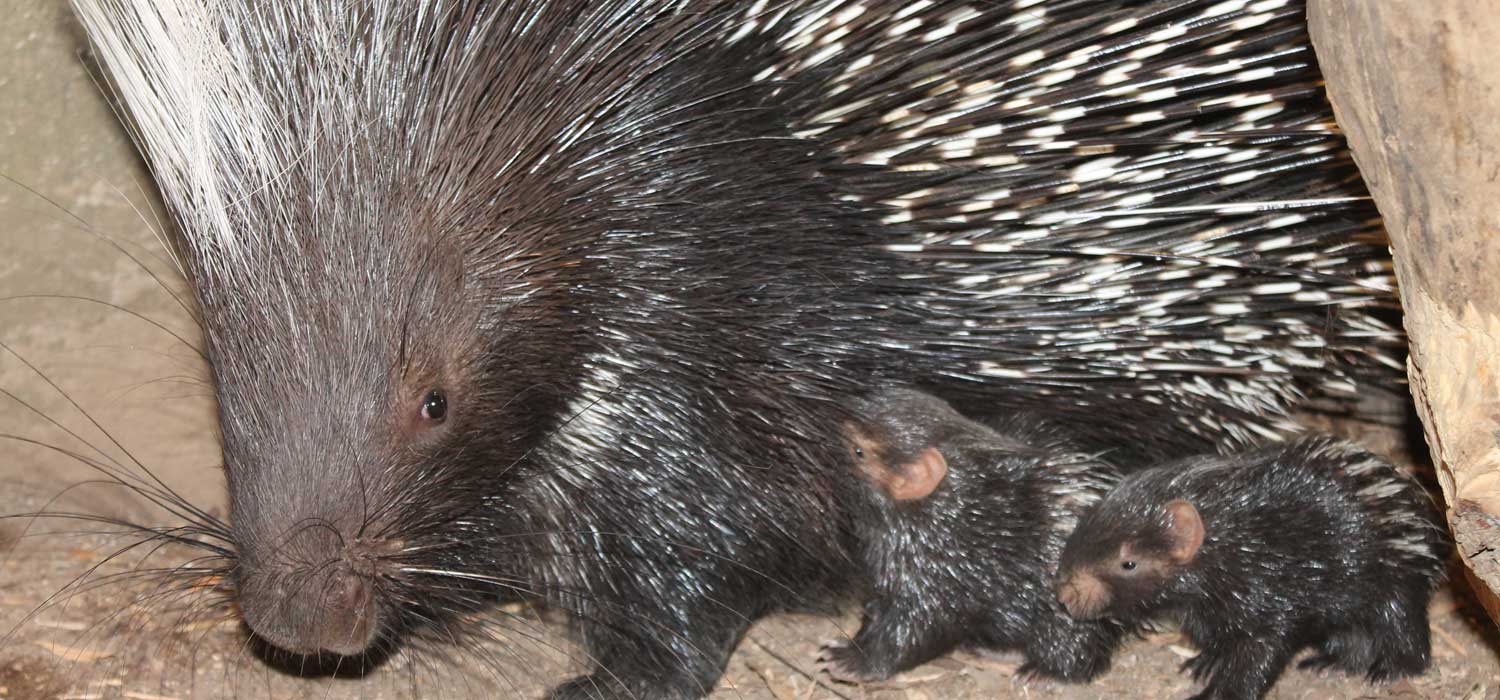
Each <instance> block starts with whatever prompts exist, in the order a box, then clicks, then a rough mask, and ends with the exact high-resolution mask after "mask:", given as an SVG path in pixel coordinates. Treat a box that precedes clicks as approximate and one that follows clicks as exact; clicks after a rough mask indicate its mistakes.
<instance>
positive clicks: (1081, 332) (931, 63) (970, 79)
mask: <svg viewBox="0 0 1500 700" xmlns="http://www.w3.org/2000/svg"><path fill="white" fill-rule="evenodd" d="M709 5H714V3H696V4H695V3H683V4H682V7H683V8H684V10H685V11H686V10H688V9H693V10H696V9H700V8H701V7H706V6H709ZM168 7H169V8H170V5H168ZM622 8H623V6H622ZM421 14H422V13H417V14H416V15H413V16H412V17H408V18H401V17H400V16H399V15H398V14H397V13H396V12H395V11H394V10H390V9H389V8H387V10H386V11H384V12H382V13H380V14H379V15H378V16H376V17H375V21H377V22H395V21H422V20H423V18H422V16H421ZM743 17H745V18H746V19H745V20H744V21H743V22H742V23H741V24H740V25H739V26H738V27H734V26H732V25H720V27H721V29H723V30H724V31H725V32H727V33H729V36H730V38H731V39H734V40H740V41H744V40H747V39H750V38H755V39H763V38H765V37H766V36H770V37H772V38H773V40H774V41H775V42H776V43H777V44H778V45H779V46H780V47H781V51H780V52H777V53H765V52H763V60H764V66H763V68H762V69H761V70H760V71H759V73H758V76H759V77H761V78H762V79H764V80H779V81H786V84H785V85H784V86H783V87H782V88H781V90H782V97H783V98H784V99H785V103H784V105H783V107H784V108H785V109H788V110H790V112H791V113H792V114H794V115H800V117H797V119H796V126H797V127H798V129H800V133H801V134H803V135H805V136H808V137H813V138H818V139H823V140H825V141H827V142H828V143H829V145H831V146H832V147H833V149H834V150H835V151H836V152H837V153H839V154H840V155H841V157H842V159H843V165H842V166H840V167H837V168H831V169H829V171H828V173H827V174H828V175H829V176H830V177H831V178H833V179H835V180H837V187H839V188H840V189H841V191H843V192H845V193H846V194H845V197H846V198H849V199H855V200H859V201H863V202H868V203H877V204H880V205H884V206H887V207H889V208H890V210H889V211H888V213H887V214H886V216H885V221H886V222H887V223H888V224H889V228H888V231H887V235H888V237H889V240H888V241H887V242H884V243H882V244H881V245H883V246H884V247H885V248H886V249H888V250H890V251H894V252H896V253H899V254H901V255H904V256H908V257H910V258H912V259H914V260H916V261H918V262H920V263H921V266H920V270H921V272H919V273H916V274H913V275H911V276H910V278H908V279H905V280H902V281H901V282H900V286H901V287H902V288H903V291H907V292H911V293H913V294H916V295H918V296H919V299H918V300H917V304H918V305H919V306H920V309H921V311H920V312H921V313H923V314H925V315H927V316H928V317H929V318H928V321H927V323H925V324H924V325H923V326H921V330H917V331H915V332H914V331H913V328H914V327H913V326H911V325H909V324H907V325H904V326H903V327H901V328H900V330H899V333H900V334H901V336H902V337H892V338H886V339H884V340H885V341H886V342H890V343H893V344H896V345H898V346H907V347H910V348H911V350H912V352H913V355H914V357H917V358H919V359H920V360H921V361H922V364H924V365H925V366H926V367H927V373H926V374H925V375H924V376H922V377H920V379H921V380H923V383H925V384H927V385H929V386H931V387H932V388H933V389H934V390H936V391H938V393H940V394H942V395H944V396H945V398H949V399H950V400H954V401H956V402H958V403H960V405H962V406H965V407H966V408H969V409H971V410H983V406H984V405H987V404H990V403H991V402H993V401H994V399H995V398H996V396H997V395H1005V396H1007V397H1008V398H1010V399H1011V403H1012V404H1014V403H1015V402H1021V403H1031V404H1034V405H1039V406H1042V407H1043V408H1044V409H1045V410H1048V411H1050V412H1053V413H1067V412H1072V413H1074V414H1075V416H1076V417H1077V419H1078V420H1080V421H1082V422H1084V423H1086V424H1088V425H1090V426H1091V427H1094V428H1096V429H1098V430H1099V431H1101V432H1102V433H1104V434H1106V435H1109V436H1111V437H1129V438H1130V439H1131V440H1132V441H1135V442H1139V443H1141V444H1146V445H1159V446H1160V448H1161V449H1162V450H1164V451H1167V452H1174V451H1180V450H1181V449H1185V448H1187V447H1191V448H1192V449H1202V448H1204V447H1205V446H1206V443H1207V442H1209V441H1210V438H1211V437H1212V438H1217V437H1221V436H1225V435H1227V436H1228V437H1230V438H1231V439H1232V440H1231V441H1224V442H1223V443H1222V444H1223V446H1228V444H1229V443H1230V442H1249V441H1252V440H1254V439H1257V438H1259V437H1262V436H1265V435H1267V434H1270V433H1272V432H1275V431H1279V430H1282V429H1285V428H1287V427H1288V426H1289V425H1290V424H1289V423H1288V421H1287V420H1286V418H1285V415H1286V412H1287V411H1288V410H1289V409H1291V408H1292V407H1294V406H1297V405H1299V404H1301V403H1303V402H1304V399H1306V398H1332V399H1334V401H1335V402H1338V401H1342V400H1344V399H1347V398H1348V397H1350V396H1352V395H1353V394H1354V392H1355V387H1356V385H1357V382H1358V381H1359V380H1361V379H1372V380H1373V381H1375V382H1383V381H1390V380H1392V379H1393V378H1396V377H1398V376H1399V370H1400V366H1401V365H1400V362H1399V353H1400V352H1401V341H1400V335H1399V332H1398V331H1396V330H1395V329H1393V328H1392V327H1391V326H1390V325H1388V324H1387V323H1385V322H1384V321H1383V320H1382V319H1381V318H1380V317H1379V313H1378V309H1380V308H1381V307H1390V306H1392V305H1393V304H1394V296H1393V293H1392V291H1391V290H1392V288H1393V281H1392V276H1391V271H1390V263H1389V259H1388V256H1387V254H1386V253H1385V250H1384V245H1385V243H1384V239H1383V235H1382V232H1381V230H1380V228H1379V225H1378V222H1377V220H1376V215H1375V212H1374V209H1373V207H1372V206H1370V204H1369V203H1368V202H1367V201H1365V199H1364V198H1365V195H1366V193H1365V190H1364V189H1363V185H1362V183H1360V181H1359V179H1358V175H1357V173H1356V171H1355V168H1354V166H1353V163H1352V160H1351V158H1350V157H1349V154H1348V152H1347V150H1346V149H1345V147H1344V144H1343V141H1342V139H1341V137H1340V136H1339V134H1338V133H1337V130H1336V128H1335V127H1334V125H1333V124H1332V115H1331V110H1330V109H1329V106H1328V104H1327V102H1326V100H1325V98H1324V96H1323V92H1322V87H1321V83H1320V78H1319V75H1318V72H1317V69H1316V65H1315V62H1314V57H1313V54H1312V49H1311V46H1310V44H1309V42H1308V37H1307V34H1306V30H1305V26H1304V17H1303V10H1302V6H1301V3H1300V2H1298V1H1297V0H1265V1H1262V2H1248V1H1245V0H1227V1H1225V2H1211V1H1207V0H1174V1H1167V2H1119V3H1106V4H1101V3H1092V2H1079V1H1077V0H1064V1H1052V0H1017V1H1016V2H1011V3H1004V4H996V5H987V4H983V3H970V2H930V1H928V0H918V1H917V2H911V3H908V2H887V1H885V0H868V1H866V2H852V1H850V0H823V1H821V2H790V3H776V2H765V1H761V2H756V3H753V4H747V7H746V9H745V12H744V14H743ZM428 19H429V20H430V17H429V18H428ZM699 29H701V27H699ZM731 30H732V31H731ZM705 40H706V41H712V40H714V39H713V38H711V37H710V38H706V39H705ZM163 42H164V43H165V40H163ZM103 48H104V51H105V52H106V53H110V52H112V51H118V50H120V48H119V47H110V46H108V45H106V46H104V47H103ZM186 48H187V49H188V50H187V51H185V52H183V53H181V54H179V55H177V56H176V57H175V60H177V61H180V62H182V63H192V62H194V61H200V60H202V57H201V56H198V55H196V54H195V53H194V52H193V51H192V50H191V49H192V47H186ZM242 50H253V49H242ZM314 53H315V52H311V53H309V54H308V56H309V57H311V56H313V55H314ZM347 58H348V59H349V60H355V58H354V57H353V56H352V55H351V56H349V57H347ZM173 61H174V59H173V58H166V57H162V58H161V59H160V60H159V63H157V64H155V68H156V69H157V70H161V71H163V72H168V71H182V70H187V69H185V68H182V67H174V66H172V65H170V64H171V63H172V62H173ZM327 75H329V76H336V75H337V73H335V72H331V71H330V72H327ZM351 75H352V73H351ZM402 75H403V74H400V73H391V78H392V79H393V80H394V79H399V78H401V76H402ZM152 77H159V76H152ZM140 79H141V80H146V79H147V76H144V75H143V76H141V77H140ZM123 82H124V88H125V90H124V91H125V92H126V93H127V94H128V93H132V92H142V91H143V88H144V85H131V84H130V83H131V82H132V81H131V78H129V77H126V78H125V80H124V81H123ZM225 85H226V86H228V87H231V88H232V87H233V85H232V83H225ZM323 87H324V89H334V90H336V89H338V88H339V86H337V85H327V86H323ZM344 87H350V88H355V87H356V86H354V85H353V84H352V83H351V85H349V86H344ZM504 88H505V86H504V83H503V81H502V82H499V83H496V85H495V89H497V90H503V89H504ZM427 89H436V88H433V87H430V86H429V88H427ZM143 94H149V93H143ZM182 97H183V96H182V95H180V94H171V93H167V94H161V95H159V96H158V99H160V100H161V101H162V103H163V104H168V105H170V104H173V102H174V101H176V100H180V99H181V98H182ZM307 97H308V98H309V99H314V98H315V96H307ZM194 99H202V96H199V97H198V98H194ZM210 99H216V100H224V101H225V102H226V103H228V104H231V105H234V106H235V107H234V110H228V109H222V107H221V106H220V107H216V108H218V109H219V111H217V112H214V111H213V110H205V113H213V114H219V115H223V114H229V113H231V112H232V111H238V112H240V113H242V114H244V115H253V114H256V113H257V111H258V110H261V109H262V107H263V105H259V104H257V103H256V100H257V99H261V98H260V97H258V96H256V95H253V94H245V93H242V94H233V92H232V91H231V92H230V93H228V94H221V95H213V96H210ZM133 113H134V115H135V119H136V120H137V121H138V123H139V124H140V127H141V128H140V129H139V132H140V133H141V135H142V136H143V137H145V139H146V140H147V141H148V143H147V144H146V145H147V146H148V148H150V149H151V150H154V151H159V150H160V149H158V148H153V144H151V143H149V141H150V139H151V138H152V137H153V136H160V135H161V134H164V133H168V132H169V130H170V129H169V128H165V127H166V126H167V125H164V124H152V123H150V119H151V115H150V110H141V109H138V108H137V109H134V110H133ZM143 113H144V114H145V117H144V121H143ZM391 116H392V117H393V118H399V117H400V115H396V114H392V115H391ZM255 125H256V120H255V119H250V118H246V119H243V121H242V122H241V123H239V124H235V125H232V126H231V127H230V128H229V129H228V130H227V131H228V133H233V134H235V135H236V137H237V138H239V139H241V142H240V143H233V144H213V143H199V144H196V145H197V146H198V147H200V148H202V149H204V150H202V151H200V152H198V153H196V154H184V157H183V158H182V162H181V163H180V165H179V166H178V167H177V170H176V172H174V171H173V169H172V168H167V169H163V168H160V167H159V168H158V169H157V174H158V176H159V177H160V176H162V175H166V176H167V181H166V182H165V189H167V190H168V193H169V197H172V196H174V194H173V190H174V189H176V190H179V191H181V192H182V193H183V195H182V196H186V197H193V198H201V199H202V200H212V199H214V198H224V199H228V200H234V201H250V198H249V197H247V196H245V195H248V194H251V193H253V192H255V191H256V190H255V179H254V178H251V179H250V180H249V181H248V182H234V181H224V180H223V174H224V173H225V172H233V171H232V170H229V169H225V168H222V167H217V166H216V165H215V164H214V163H213V161H212V160H211V158H208V157H206V156H209V155H210V153H211V149H213V148H223V149H239V150H242V151H245V152H249V153H252V154H264V153H266V151H267V149H268V147H269V148H276V147H284V146H285V144H274V143H267V142H266V141H265V140H266V139H268V138H272V137H273V136H274V134H267V133H264V132H263V131H257V129H256V128H254V127H255ZM537 146H538V145H537V144H531V145H530V146H522V145H520V144H518V149H519V150H518V151H517V153H518V155H517V160H516V163H520V162H522V161H524V160H526V159H527V158H532V159H534V158H537V157H539V154H538V153H535V152H534V151H535V150H536V148H537ZM528 154H529V155H528ZM283 155H284V156H286V157H276V158H267V159H266V162H267V163H268V164H271V165H273V166H274V164H276V163H280V162H282V161H286V160H289V159H290V160H295V159H293V158H292V157H291V156H292V155H294V154H283ZM297 157H298V158H335V156H334V155H333V154H324V153H318V151H317V149H316V147H315V146H308V148H307V150H306V151H305V152H304V153H303V154H302V155H300V156H297ZM335 162H336V158H335ZM251 165H253V163H251ZM511 165H514V163H512V164H511ZM203 187H221V188H224V189H225V190H226V192H227V194H226V193H225V192H206V191H196V192H195V189H197V188H203ZM236 193H238V194H236ZM187 204H188V205H189V206H188V207H186V208H185V209H184V210H194V209H193V208H192V206H191V202H189V203H187ZM196 211H199V212H201V214H200V216H203V217H205V221H203V222H202V223H204V224H208V226H206V227H203V226H200V227H199V228H203V229H206V230H207V231H216V232H217V234H216V235H217V238H216V237H215V234H207V235H205V236H203V237H202V238H201V239H200V240H199V241H198V242H197V243H196V247H197V249H198V251H199V256H200V257H202V258H203V259H204V261H205V262H206V263H207V264H208V265H210V266H213V265H217V266H220V268H221V270H223V271H225V272H227V271H228V270H230V269H231V268H234V267H235V266H236V265H237V264H240V265H241V266H242V267H243V264H242V263H235V262H234V260H235V257H234V253H235V251H236V250H243V248H244V245H245V242H244V241H243V240H236V238H235V234H234V232H233V230H234V229H235V228H236V227H239V228H244V226H242V225H241V224H238V223H233V224H232V223H230V218H229V216H228V214H227V213H226V212H225V211H223V210H216V209H215V208H214V207H199V208H197V209H196ZM216 211H217V212H218V213H215V212H216ZM250 228H255V227H253V226H252V227H250ZM352 242H353V243H355V244H356V245H357V244H358V241H357V240H354V241H352ZM501 254H502V255H503V253H501ZM871 298H872V299H880V301H877V302H875V303H876V304H877V305H884V304H886V303H888V302H887V301H886V299H888V297H880V296H878V295H874V294H872V295H871ZM877 313H878V311H877ZM892 328H893V330H894V329H895V328H896V327H895V326H893V327H892ZM1116 426H1124V429H1123V431H1122V433H1123V434H1113V435H1111V433H1113V432H1114V431H1115V430H1116ZM1184 428H1185V429H1186V431H1184ZM1182 443H1191V444H1190V445H1184V444H1182ZM1145 449H1146V450H1147V451H1153V450H1154V449H1155V448H1154V447H1149V446H1148V447H1147V448H1145Z"/></svg>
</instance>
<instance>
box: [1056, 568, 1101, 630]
mask: <svg viewBox="0 0 1500 700" xmlns="http://www.w3.org/2000/svg"><path fill="white" fill-rule="evenodd" d="M1057 600H1058V601H1059V602H1061V603H1062V604H1063V608H1064V609H1066V610H1067V611H1068V615H1070V616H1072V617H1073V618H1075V619H1079V620H1091V619H1094V618H1097V617H1099V616H1100V615H1102V614H1103V613H1104V610H1105V609H1106V608H1108V607H1109V601H1110V595H1109V586H1107V585H1105V583H1104V582H1103V581H1100V580H1099V577H1097V576H1094V575H1093V574H1090V573H1088V572H1084V571H1074V572H1072V573H1068V574H1065V575H1064V576H1062V577H1061V578H1059V579H1058V582H1057Z"/></svg>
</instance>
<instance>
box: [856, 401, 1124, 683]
mask: <svg viewBox="0 0 1500 700" xmlns="http://www.w3.org/2000/svg"><path fill="white" fill-rule="evenodd" d="M858 412H859V416H860V418H859V421H858V426H859V428H858V430H859V431H860V432H861V433H862V436H863V438H864V441H865V443H866V448H865V449H864V451H865V452H866V453H867V454H866V455H864V456H865V457H873V458H874V460H875V461H876V462H878V463H880V464H882V465H884V466H885V467H887V468H890V469H897V470H899V469H901V468H902V465H903V464H905V463H907V462H909V460H911V459H913V458H914V457H915V456H916V455H917V454H918V453H919V452H921V451H922V450H924V449H926V448H928V447H936V448H937V449H938V451H939V452H941V453H942V454H943V456H944V457H945V458H946V459H947V461H948V465H949V470H948V476H947V479H946V480H945V481H943V483H942V484H941V485H939V486H938V488H937V490H936V491H934V492H933V493H932V494H931V495H930V496H928V497H927V498H925V499H921V500H916V501H912V502H905V503H898V502H894V501H892V500H891V499H889V498H887V497H886V495H885V494H884V493H882V492H881V491H880V490H879V489H878V488H873V487H872V488H868V489H866V492H865V494H864V496H865V501H866V507H865V508H864V509H863V510H862V511H861V513H860V519H859V521H858V530H859V532H860V533H861V538H860V542H859V552H860V556H861V559H862V561H863V563H864V567H865V573H866V575H867V576H868V577H869V578H870V580H871V585H872V587H873V589H874V591H873V593H874V595H873V597H872V598H871V599H870V600H869V601H868V602H867V603H866V604H865V608H864V621H863V625H862V626H861V628H860V630H859V633H858V634H857V635H855V637H854V638H853V639H852V640H850V641H847V642H843V643H835V644H833V645H831V646H830V647H829V649H828V650H827V652H826V654H827V658H828V660H829V661H830V663H831V664H832V665H833V666H834V669H833V670H834V672H835V674H836V675H839V676H842V677H849V678H854V679H861V680H879V679H883V678H886V677H888V676H890V675H891V674H894V673H897V672H900V671H904V670H906V669H909V668H911V667H913V666H916V665H917V664H920V663H923V662H925V661H928V660H930V659H933V658H935V657H937V656H939V655H941V654H944V653H947V652H948V651H951V650H952V649H954V648H955V647H959V646H968V647H980V648H992V649H1016V648H1019V649H1021V650H1023V651H1024V652H1025V655H1026V665H1025V667H1024V668H1025V669H1026V670H1028V671H1034V672H1036V673H1039V674H1042V675H1046V676H1051V677H1056V678H1062V679H1066V680H1072V681H1081V680H1087V679H1089V678H1092V677H1094V676H1096V675H1098V674H1099V673H1101V672H1103V671H1104V670H1105V669H1106V668H1108V666H1109V661H1110V657H1111V655H1112V654H1113V652H1114V650H1115V648H1116V646H1117V645H1118V642H1119V640H1120V637H1121V634H1122V627H1121V626H1120V625H1119V624H1117V623H1115V622H1113V621H1109V620H1093V621H1088V620H1074V619H1072V618H1070V617H1069V616H1068V615H1067V614H1066V613H1065V612H1064V611H1063V609H1062V606H1061V605H1059V604H1058V602H1057V598H1056V596H1055V595H1054V594H1053V592H1052V585H1051V582H1052V580H1053V578H1054V576H1055V574H1056V563H1057V557H1058V555H1059V554H1060V553H1061V551H1062V547H1063V543H1064V542H1065V539H1066V537H1067V535H1068V533H1069V532H1070V531H1071V529H1072V526H1073V523H1074V522H1075V518H1076V517H1077V516H1078V515H1080V514H1082V513H1083V512H1084V511H1085V510H1086V509H1087V508H1088V507H1089V506H1090V505H1092V504H1093V503H1094V502H1096V501H1097V500H1098V499H1099V498H1101V497H1102V496H1103V494H1104V491H1105V489H1107V488H1108V486H1109V484H1111V483H1112V482H1113V481H1114V480H1115V478H1117V472H1116V470H1115V468H1114V467H1112V466H1110V465H1109V464H1107V463H1105V462H1103V461H1101V460H1098V459H1096V458H1094V457H1092V456H1090V455H1087V454H1082V453H1080V452H1079V451H1078V448H1077V446H1076V444H1075V443H1074V441H1073V440H1072V439H1071V438H1070V437H1069V436H1067V435H1066V434H1065V433H1063V432H1061V431H1059V430H1057V429H1055V428H1054V427H1052V426H1048V425H1046V424H1044V423H1041V422H1038V421H1036V420H1035V419H1034V418H1032V417H1030V416H1025V415H1020V414H1018V415H1016V416H1015V417H1013V418H1009V419H1001V420H998V421H996V422H995V424H994V427H993V428H990V427H986V426H983V425H980V424H978V423H975V422H973V421H970V420H968V419H966V418H964V417H963V416H961V415H959V414H958V412H957V411H955V410H953V408H952V407H950V406H949V405H948V404H947V403H945V402H943V401H942V400H940V399H937V398H935V397H932V396H930V395H927V394H923V393H920V392H916V391H909V390H900V389H894V390H885V391H882V392H880V393H878V394H876V395H875V396H873V397H871V398H870V399H869V400H867V401H864V402H862V403H861V404H859V408H858ZM872 449H873V450H874V451H875V452H876V453H877V454H874V455H870V454H868V453H869V452H870V450H872ZM1060 493H1061V494H1064V495H1059V494H1060Z"/></svg>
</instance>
